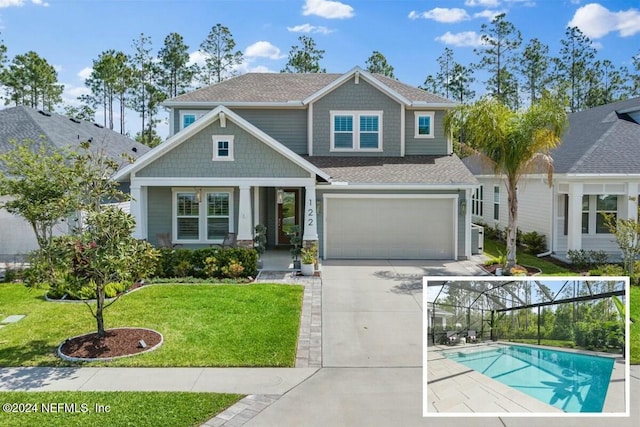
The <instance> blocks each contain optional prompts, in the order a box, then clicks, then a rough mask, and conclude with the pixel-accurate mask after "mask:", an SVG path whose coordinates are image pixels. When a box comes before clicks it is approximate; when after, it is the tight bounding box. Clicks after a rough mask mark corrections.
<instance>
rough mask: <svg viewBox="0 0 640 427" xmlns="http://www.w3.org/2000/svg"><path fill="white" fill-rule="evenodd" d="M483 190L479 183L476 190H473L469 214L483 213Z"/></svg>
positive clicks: (478, 214)
mask: <svg viewBox="0 0 640 427" xmlns="http://www.w3.org/2000/svg"><path fill="white" fill-rule="evenodd" d="M483 192H484V186H483V185H481V186H480V187H478V188H476V190H475V191H474V192H473V196H471V214H472V215H477V216H482V215H483V211H484V206H483V205H484V196H483V194H482V193H483Z"/></svg>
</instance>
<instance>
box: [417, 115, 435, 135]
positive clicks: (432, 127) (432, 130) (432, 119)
mask: <svg viewBox="0 0 640 427" xmlns="http://www.w3.org/2000/svg"><path fill="white" fill-rule="evenodd" d="M420 117H429V121H430V122H431V123H430V124H429V131H430V132H429V134H427V135H421V134H419V133H418V130H419V126H418V121H419V120H420ZM435 124H436V113H435V111H414V112H413V137H414V138H415V139H434V138H435Z"/></svg>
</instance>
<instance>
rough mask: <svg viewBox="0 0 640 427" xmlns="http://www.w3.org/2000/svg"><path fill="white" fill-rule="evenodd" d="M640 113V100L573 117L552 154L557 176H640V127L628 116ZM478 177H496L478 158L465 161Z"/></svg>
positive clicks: (622, 102) (570, 117) (623, 102)
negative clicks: (629, 112) (635, 112)
mask: <svg viewBox="0 0 640 427" xmlns="http://www.w3.org/2000/svg"><path fill="white" fill-rule="evenodd" d="M634 109H637V110H638V111H640V98H633V99H628V100H625V101H619V102H614V103H611V104H607V105H602V106H599V107H595V108H591V109H589V110H585V111H580V112H577V113H572V114H570V115H569V128H568V130H567V131H566V132H565V134H564V135H563V137H562V143H561V144H560V145H559V146H558V147H557V148H556V149H555V150H553V151H552V152H551V156H552V157H553V167H554V172H555V173H569V174H639V173H640V124H638V123H636V122H635V121H633V120H632V119H631V118H630V117H629V115H627V114H626V113H625V112H626V111H628V110H634ZM463 162H464V164H465V165H466V166H467V167H468V168H469V170H470V171H471V172H472V173H473V174H475V175H487V174H493V170H491V168H490V167H488V166H487V165H486V164H483V163H482V162H481V161H480V158H479V157H477V156H470V157H466V158H464V159H463Z"/></svg>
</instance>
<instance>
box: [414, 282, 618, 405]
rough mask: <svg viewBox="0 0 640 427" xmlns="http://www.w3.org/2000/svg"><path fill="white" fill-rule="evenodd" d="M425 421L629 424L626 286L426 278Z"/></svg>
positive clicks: (607, 283)
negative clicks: (579, 419) (616, 419)
mask: <svg viewBox="0 0 640 427" xmlns="http://www.w3.org/2000/svg"><path fill="white" fill-rule="evenodd" d="M423 284H424V286H423V289H424V292H423V306H424V319H423V340H424V350H423V357H424V363H423V415H424V416H439V417H441V416H454V415H455V416H459V415H464V416H496V415H497V416H510V415H511V416H536V417H537V416H589V417H593V416H607V417H610V416H629V401H630V398H629V363H628V361H629V342H628V341H629V339H628V337H629V334H628V325H629V308H628V305H629V304H628V298H627V295H628V289H629V279H628V278H627V277H582V276H580V277H535V278H532V277H506V276H502V277H425V278H424V283H423Z"/></svg>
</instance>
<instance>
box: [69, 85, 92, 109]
mask: <svg viewBox="0 0 640 427" xmlns="http://www.w3.org/2000/svg"><path fill="white" fill-rule="evenodd" d="M90 94H91V91H90V90H89V89H88V88H87V87H85V86H75V85H73V84H69V83H64V91H63V92H62V102H64V103H65V104H69V105H73V106H74V107H79V106H80V105H82V102H80V101H79V100H78V97H79V96H81V95H90Z"/></svg>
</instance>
